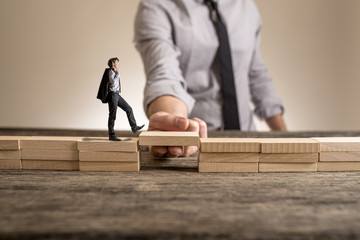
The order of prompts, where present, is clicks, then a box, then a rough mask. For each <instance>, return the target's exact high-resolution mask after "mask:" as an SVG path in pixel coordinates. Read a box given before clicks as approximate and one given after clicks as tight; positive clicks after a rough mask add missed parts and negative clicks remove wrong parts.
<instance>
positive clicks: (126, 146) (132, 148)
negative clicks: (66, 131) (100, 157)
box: [78, 138, 139, 152]
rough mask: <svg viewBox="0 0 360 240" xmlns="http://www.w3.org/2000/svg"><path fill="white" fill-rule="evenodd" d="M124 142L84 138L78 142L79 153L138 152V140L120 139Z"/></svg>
mask: <svg viewBox="0 0 360 240" xmlns="http://www.w3.org/2000/svg"><path fill="white" fill-rule="evenodd" d="M120 139H121V140H122V141H120V142H114V141H109V140H108V138H83V139H82V140H81V141H79V142H78V150H79V151H90V152H137V151H139V144H138V142H139V139H138V138H120Z"/></svg>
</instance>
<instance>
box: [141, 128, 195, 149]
mask: <svg viewBox="0 0 360 240" xmlns="http://www.w3.org/2000/svg"><path fill="white" fill-rule="evenodd" d="M139 144H140V146H198V145H199V134H198V133H197V132H169V131H163V132H162V131H148V132H141V133H140V136H139Z"/></svg>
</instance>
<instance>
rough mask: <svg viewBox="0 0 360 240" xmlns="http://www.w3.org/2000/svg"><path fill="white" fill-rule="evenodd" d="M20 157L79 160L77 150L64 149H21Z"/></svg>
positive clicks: (28, 158)
mask: <svg viewBox="0 0 360 240" xmlns="http://www.w3.org/2000/svg"><path fill="white" fill-rule="evenodd" d="M21 159H24V160H70V161H76V160H79V152H78V151H66V150H55V151H54V150H22V151H21Z"/></svg>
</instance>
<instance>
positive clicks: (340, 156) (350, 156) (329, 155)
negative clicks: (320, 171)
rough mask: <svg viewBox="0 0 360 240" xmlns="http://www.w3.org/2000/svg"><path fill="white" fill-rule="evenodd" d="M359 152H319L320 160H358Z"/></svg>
mask: <svg viewBox="0 0 360 240" xmlns="http://www.w3.org/2000/svg"><path fill="white" fill-rule="evenodd" d="M359 161H360V152H321V153H320V162H359Z"/></svg>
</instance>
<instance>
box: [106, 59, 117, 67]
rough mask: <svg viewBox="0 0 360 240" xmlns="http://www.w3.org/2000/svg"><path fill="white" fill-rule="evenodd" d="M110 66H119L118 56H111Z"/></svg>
mask: <svg viewBox="0 0 360 240" xmlns="http://www.w3.org/2000/svg"><path fill="white" fill-rule="evenodd" d="M108 66H109V68H119V59H118V58H117V57H115V58H110V59H109V61H108Z"/></svg>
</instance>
